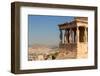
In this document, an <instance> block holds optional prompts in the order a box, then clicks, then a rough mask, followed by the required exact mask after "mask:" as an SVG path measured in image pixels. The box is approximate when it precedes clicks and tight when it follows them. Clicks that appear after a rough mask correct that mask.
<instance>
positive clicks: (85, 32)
mask: <svg viewBox="0 0 100 76" xmlns="http://www.w3.org/2000/svg"><path fill="white" fill-rule="evenodd" d="M84 35H85V42H87V29H86V28H85V30H84Z"/></svg>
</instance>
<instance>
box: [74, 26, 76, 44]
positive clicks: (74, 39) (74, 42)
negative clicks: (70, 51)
mask: <svg viewBox="0 0 100 76" xmlns="http://www.w3.org/2000/svg"><path fill="white" fill-rule="evenodd" d="M73 31H74V43H75V42H76V29H75V28H74V29H73Z"/></svg>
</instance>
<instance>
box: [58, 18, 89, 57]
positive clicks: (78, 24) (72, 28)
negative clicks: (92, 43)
mask: <svg viewBox="0 0 100 76" xmlns="http://www.w3.org/2000/svg"><path fill="white" fill-rule="evenodd" d="M58 26H59V30H60V43H59V48H62V49H65V51H71V52H74V56H73V57H74V58H86V57H87V54H88V47H87V46H88V43H87V42H88V18H87V17H75V18H74V20H73V21H71V22H66V23H63V24H59V25H58Z"/></svg>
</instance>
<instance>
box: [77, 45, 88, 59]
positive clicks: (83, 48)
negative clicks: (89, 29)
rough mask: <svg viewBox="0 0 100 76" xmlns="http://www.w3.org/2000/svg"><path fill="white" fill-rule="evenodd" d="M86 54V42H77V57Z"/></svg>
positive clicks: (85, 56)
mask: <svg viewBox="0 0 100 76" xmlns="http://www.w3.org/2000/svg"><path fill="white" fill-rule="evenodd" d="M87 56H88V44H87V43H78V44H77V58H87Z"/></svg>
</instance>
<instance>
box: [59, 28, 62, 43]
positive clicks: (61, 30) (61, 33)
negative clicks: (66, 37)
mask: <svg viewBox="0 0 100 76" xmlns="http://www.w3.org/2000/svg"><path fill="white" fill-rule="evenodd" d="M59 37H60V44H62V39H63V32H62V30H60V36H59Z"/></svg>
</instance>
